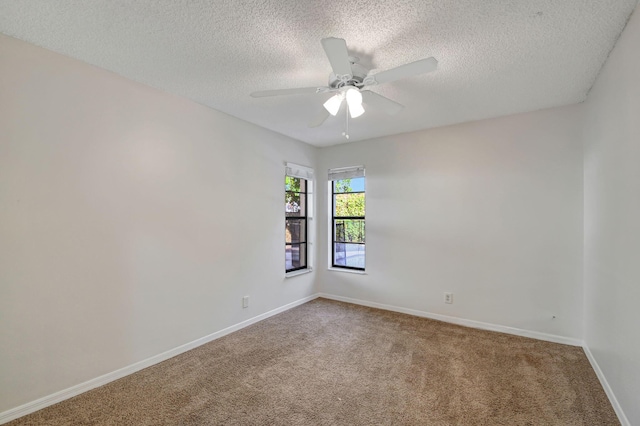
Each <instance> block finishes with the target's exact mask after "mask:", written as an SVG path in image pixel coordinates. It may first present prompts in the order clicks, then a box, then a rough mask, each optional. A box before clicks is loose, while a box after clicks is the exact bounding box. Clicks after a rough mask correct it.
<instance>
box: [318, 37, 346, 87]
mask: <svg viewBox="0 0 640 426" xmlns="http://www.w3.org/2000/svg"><path fill="white" fill-rule="evenodd" d="M322 47H323V48H324V51H325V53H326V54H327V58H329V62H330V63H331V68H332V69H333V73H334V74H335V75H336V76H338V77H339V76H344V75H348V76H349V78H351V77H352V76H353V71H351V62H349V52H348V51H347V42H345V41H344V39H341V38H335V37H329V38H323V39H322Z"/></svg>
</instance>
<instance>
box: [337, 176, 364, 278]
mask: <svg viewBox="0 0 640 426" xmlns="http://www.w3.org/2000/svg"><path fill="white" fill-rule="evenodd" d="M329 181H330V183H331V211H332V218H331V231H332V236H333V237H332V249H331V252H332V255H331V266H333V267H336V268H346V269H356V270H362V271H364V266H365V225H364V223H365V222H364V221H365V219H364V215H365V195H364V194H365V177H364V167H348V168H342V169H332V170H329Z"/></svg>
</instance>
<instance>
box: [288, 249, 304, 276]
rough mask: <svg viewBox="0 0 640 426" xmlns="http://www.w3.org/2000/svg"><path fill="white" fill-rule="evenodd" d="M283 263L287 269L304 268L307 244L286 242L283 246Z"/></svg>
mask: <svg viewBox="0 0 640 426" xmlns="http://www.w3.org/2000/svg"><path fill="white" fill-rule="evenodd" d="M285 265H286V269H287V271H288V270H290V269H298V268H305V267H306V266H307V245H306V244H287V245H286V246H285Z"/></svg>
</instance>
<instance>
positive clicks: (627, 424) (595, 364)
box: [582, 344, 631, 426]
mask: <svg viewBox="0 0 640 426" xmlns="http://www.w3.org/2000/svg"><path fill="white" fill-rule="evenodd" d="M582 349H584V353H585V354H586V355H587V359H588V360H589V362H590V363H591V367H593V370H594V371H595V372H596V376H598V379H599V380H600V384H601V385H602V388H603V389H604V392H605V393H606V394H607V397H608V398H609V402H611V405H612V406H613V410H614V411H615V412H616V415H617V416H618V420H620V423H621V424H622V426H631V422H629V419H627V416H626V415H625V414H624V411H622V407H621V406H620V403H619V402H618V399H617V398H616V396H615V395H614V393H613V390H612V389H611V386H609V382H607V378H606V377H605V376H604V373H603V372H602V370H601V369H600V366H599V365H598V362H597V361H596V359H595V357H594V356H593V354H592V353H591V350H590V349H589V347H588V346H587V345H586V344H584V345H583V346H582Z"/></svg>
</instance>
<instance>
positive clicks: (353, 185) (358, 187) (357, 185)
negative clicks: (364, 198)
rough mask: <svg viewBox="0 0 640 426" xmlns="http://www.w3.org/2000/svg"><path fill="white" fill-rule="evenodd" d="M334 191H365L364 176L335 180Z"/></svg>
mask: <svg viewBox="0 0 640 426" xmlns="http://www.w3.org/2000/svg"><path fill="white" fill-rule="evenodd" d="M333 192H336V193H338V192H364V178H363V177H360V178H353V179H342V180H334V181H333Z"/></svg>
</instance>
